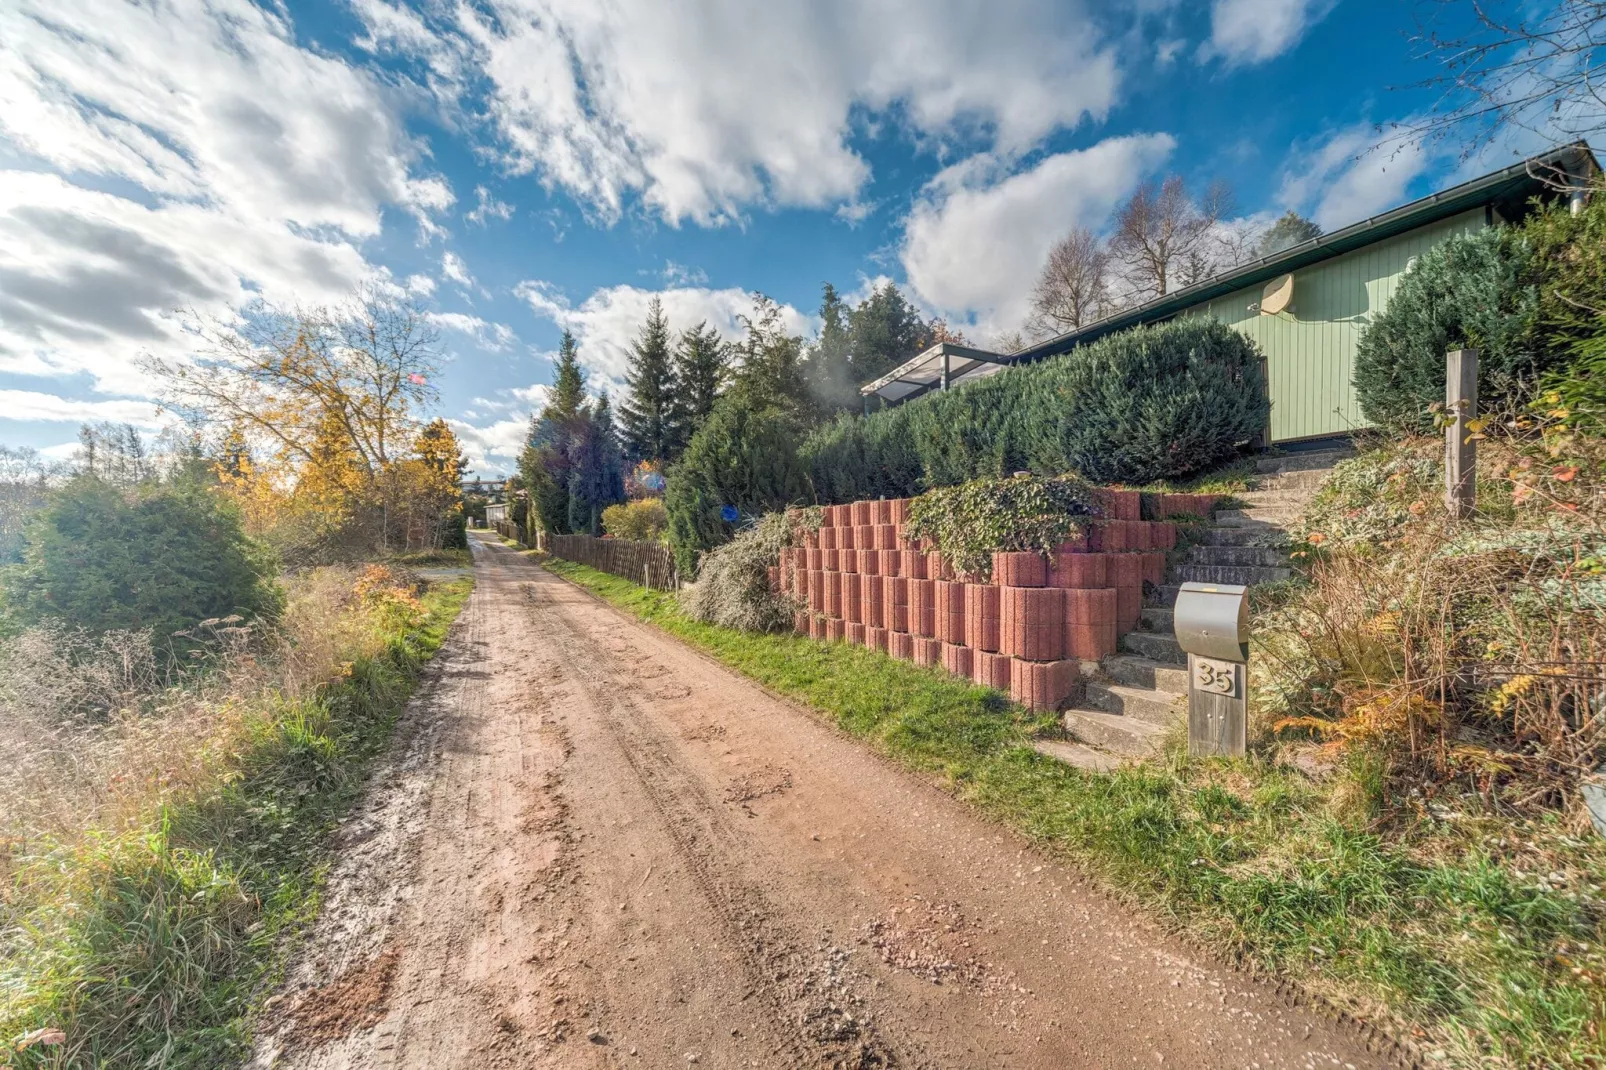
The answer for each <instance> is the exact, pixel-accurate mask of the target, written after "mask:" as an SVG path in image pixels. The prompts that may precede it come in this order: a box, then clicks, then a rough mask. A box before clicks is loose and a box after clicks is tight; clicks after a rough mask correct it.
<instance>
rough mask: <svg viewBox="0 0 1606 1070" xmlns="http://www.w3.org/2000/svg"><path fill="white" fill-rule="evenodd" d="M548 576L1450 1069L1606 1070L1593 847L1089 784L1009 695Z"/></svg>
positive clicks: (1202, 791) (1213, 783)
mask: <svg viewBox="0 0 1606 1070" xmlns="http://www.w3.org/2000/svg"><path fill="white" fill-rule="evenodd" d="M546 567H547V568H549V569H551V570H552V571H554V572H556V573H558V574H559V575H562V576H565V577H567V578H568V579H570V580H572V581H574V582H576V583H578V584H580V585H582V586H584V587H586V588H587V589H589V590H591V591H593V592H595V593H596V594H598V595H600V596H601V597H603V598H605V599H606V600H608V601H609V602H611V603H613V604H614V605H616V606H619V607H620V608H621V609H624V610H626V611H628V612H631V613H633V614H635V615H636V616H637V617H639V618H640V619H642V620H644V621H646V622H648V623H650V624H653V625H655V626H657V627H659V628H661V629H663V630H664V631H666V632H668V633H670V634H671V635H674V636H676V637H678V638H680V639H682V640H684V641H685V642H687V643H688V644H690V645H692V646H694V647H697V648H699V649H701V650H704V651H706V652H707V653H709V654H711V655H712V656H714V657H715V658H717V659H718V660H720V661H721V662H723V663H725V664H726V665H728V666H730V667H731V668H733V669H735V670H737V671H739V672H741V673H743V674H744V675H746V676H749V677H751V678H753V679H754V680H757V681H758V682H760V683H762V684H764V685H765V686H767V687H770V688H772V689H774V690H775V691H777V692H779V693H781V694H784V695H787V696H790V697H792V698H795V699H799V700H801V701H803V702H805V703H807V704H809V705H810V706H812V707H814V708H815V709H816V710H817V711H819V712H820V714H821V715H822V716H824V717H825V718H827V719H828V720H830V721H831V722H833V723H835V724H836V725H838V726H839V727H840V728H842V729H843V730H845V731H846V732H848V733H850V734H851V735H853V736H855V737H858V738H860V739H863V740H865V741H866V742H868V743H869V744H870V745H872V746H874V747H875V748H876V749H877V750H879V751H881V752H882V753H884V754H886V755H889V756H891V757H892V758H894V759H896V760H897V761H899V762H901V763H903V764H905V765H907V766H908V767H910V768H911V769H915V770H918V771H921V772H923V773H927V774H931V775H934V776H936V777H937V778H939V779H940V780H941V781H942V782H943V783H944V784H945V785H946V786H947V787H948V788H949V789H950V790H951V791H953V792H954V794H956V795H957V796H958V797H960V798H962V799H964V800H966V801H967V802H969V803H971V804H973V805H975V806H977V807H979V808H980V809H981V810H982V811H984V812H985V813H986V814H988V815H989V816H991V817H992V818H993V819H995V820H998V821H1000V822H1002V823H1003V824H1005V825H1007V826H1009V827H1011V828H1013V829H1015V830H1016V831H1018V832H1020V833H1022V834H1023V835H1025V836H1027V837H1028V838H1030V839H1031V840H1032V841H1034V842H1035V843H1037V844H1039V845H1040V846H1041V847H1042V848H1043V849H1044V850H1045V851H1047V852H1048V853H1050V854H1053V855H1056V856H1059V857H1061V858H1064V859H1066V860H1069V861H1073V862H1076V863H1078V864H1081V865H1083V866H1085V867H1087V868H1088V869H1090V870H1092V871H1093V872H1095V873H1097V874H1099V875H1100V876H1101V877H1103V878H1104V880H1105V882H1106V883H1107V886H1108V887H1109V888H1110V889H1111V890H1113V891H1115V892H1116V893H1117V894H1119V895H1121V896H1124V897H1126V898H1128V899H1130V900H1132V901H1135V902H1137V903H1139V904H1141V905H1142V906H1143V907H1144V908H1145V909H1147V910H1148V911H1149V912H1150V913H1151V914H1153V915H1155V916H1157V917H1158V918H1159V919H1161V920H1162V921H1163V922H1165V923H1167V924H1169V925H1171V926H1173V927H1175V928H1177V929H1180V930H1183V931H1185V932H1187V933H1188V934H1190V935H1191V936H1193V937H1194V938H1196V939H1199V940H1201V941H1202V942H1204V943H1206V944H1207V945H1209V946H1211V947H1213V948H1215V949H1217V950H1219V951H1220V952H1222V953H1224V954H1226V955H1227V956H1229V957H1234V958H1238V959H1241V960H1243V961H1249V962H1254V963H1256V964H1259V965H1260V966H1263V967H1267V968H1270V969H1272V970H1274V971H1275V972H1277V973H1278V974H1280V975H1281V976H1284V977H1287V978H1291V979H1294V980H1297V981H1298V982H1300V983H1301V984H1302V985H1304V986H1305V987H1306V988H1307V989H1308V990H1310V991H1312V992H1316V993H1320V994H1322V995H1325V996H1327V997H1328V998H1330V999H1332V1000H1334V1001H1335V1002H1337V1003H1338V1004H1340V1005H1342V1006H1344V1007H1346V1008H1348V1009H1350V1010H1351V1011H1352V1012H1354V1013H1357V1014H1358V1015H1360V1016H1362V1017H1366V1018H1369V1019H1372V1020H1376V1021H1379V1022H1380V1024H1383V1025H1385V1026H1386V1027H1390V1028H1391V1029H1392V1031H1394V1032H1395V1033H1396V1035H1399V1036H1402V1037H1407V1038H1409V1037H1415V1038H1416V1039H1418V1040H1419V1042H1420V1043H1421V1044H1422V1045H1423V1046H1424V1048H1426V1049H1427V1050H1428V1051H1430V1052H1432V1051H1442V1052H1444V1053H1445V1054H1446V1056H1447V1059H1448V1061H1449V1062H1450V1063H1452V1064H1455V1063H1459V1064H1465V1065H1474V1064H1476V1065H1509V1066H1599V1065H1601V1064H1602V1062H1603V1061H1606V1041H1603V1039H1602V1037H1601V1035H1600V1027H1601V1022H1602V1018H1603V1016H1606V987H1603V981H1606V955H1603V953H1602V947H1603V944H1606V928H1603V920H1602V919H1603V913H1602V895H1603V887H1602V886H1603V884H1606V849H1603V847H1602V845H1601V843H1600V841H1599V840H1598V839H1596V838H1595V837H1592V836H1591V837H1589V838H1588V839H1576V838H1573V837H1572V836H1570V835H1569V834H1568V832H1567V830H1565V829H1564V828H1562V827H1560V825H1559V823H1558V822H1537V823H1532V822H1530V823H1526V824H1518V823H1516V822H1514V821H1512V820H1509V819H1505V818H1501V817H1499V816H1498V815H1488V814H1483V815H1480V814H1477V813H1476V812H1474V811H1468V812H1466V813H1464V814H1459V815H1457V819H1456V820H1454V821H1444V822H1442V823H1438V824H1435V823H1434V822H1432V821H1428V822H1426V823H1420V824H1406V823H1403V822H1396V823H1392V824H1391V823H1387V822H1381V823H1380V822H1377V821H1375V820H1374V819H1373V818H1372V817H1370V816H1369V814H1370V813H1371V808H1369V807H1358V806H1354V805H1346V801H1345V793H1346V789H1347V788H1348V786H1349V785H1350V784H1351V782H1350V781H1348V780H1345V779H1339V780H1337V781H1335V782H1329V783H1325V784H1317V783H1313V782H1312V781H1310V780H1308V779H1306V778H1305V777H1304V776H1303V775H1302V774H1300V773H1298V772H1295V771H1293V770H1289V769H1286V768H1282V767H1277V766H1274V765H1272V764H1270V763H1269V762H1267V761H1264V760H1260V759H1256V758H1251V759H1248V760H1240V761H1226V760H1216V759H1211V760H1189V759H1186V758H1185V757H1182V756H1181V755H1178V754H1175V753H1173V754H1170V755H1168V756H1167V758H1166V760H1164V761H1163V762H1156V763H1151V764H1148V765H1144V766H1130V767H1126V768H1122V769H1120V770H1119V771H1117V772H1115V773H1112V774H1109V775H1097V774H1089V773H1084V772H1082V771H1080V770H1077V769H1074V768H1071V767H1069V766H1066V765H1063V764H1061V763H1059V762H1056V761H1053V760H1051V759H1048V758H1044V757H1043V756H1041V755H1039V754H1038V753H1037V752H1036V751H1034V750H1032V749H1030V747H1029V746H1028V743H1029V740H1030V738H1031V736H1032V734H1033V733H1034V732H1036V731H1039V730H1041V729H1042V728H1043V727H1045V726H1046V724H1047V722H1048V719H1047V718H1043V717H1038V716H1034V715H1031V714H1028V713H1026V712H1024V711H1022V710H1020V709H1019V708H1017V707H1012V706H1011V705H1010V704H1009V703H1007V702H1005V701H1004V700H1003V699H1002V698H1001V696H999V695H998V694H997V693H996V692H991V691H987V690H984V689H981V688H977V687H973V686H970V685H968V684H966V683H965V682H963V681H960V680H955V679H953V678H951V677H948V676H946V675H945V674H943V673H941V672H939V671H936V670H933V669H922V668H919V667H917V666H913V665H910V664H907V663H905V662H900V661H897V660H895V659H892V658H889V657H887V656H885V655H882V654H878V653H872V652H870V651H867V650H864V649H862V648H855V647H850V646H847V645H845V644H827V643H821V642H817V641H813V640H809V639H806V638H800V637H796V636H790V635H754V634H748V633H742V632H735V631H731V630H728V629H723V628H718V627H714V626H711V625H706V624H701V623H698V622H696V621H694V620H691V619H690V618H688V617H687V616H685V614H683V613H682V612H681V611H680V609H679V608H678V606H677V604H676V602H675V600H674V598H673V596H671V595H667V594H664V593H662V592H656V591H649V590H646V589H644V588H641V587H638V586H636V585H635V584H632V583H630V582H628V581H626V580H623V579H619V578H618V577H614V576H610V575H607V574H605V573H601V572H597V571H595V570H593V569H589V568H586V567H585V566H582V565H576V564H573V563H570V562H566V561H558V560H551V561H548V562H547V563H546ZM1552 873H1554V874H1555V875H1556V877H1557V879H1555V880H1551V879H1550V877H1551V875H1552Z"/></svg>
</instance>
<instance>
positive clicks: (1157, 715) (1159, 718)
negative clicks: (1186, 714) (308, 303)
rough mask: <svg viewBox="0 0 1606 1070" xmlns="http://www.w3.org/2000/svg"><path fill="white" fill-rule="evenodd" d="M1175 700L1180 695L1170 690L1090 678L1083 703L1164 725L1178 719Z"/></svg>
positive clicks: (1123, 715)
mask: <svg viewBox="0 0 1606 1070" xmlns="http://www.w3.org/2000/svg"><path fill="white" fill-rule="evenodd" d="M1176 700H1177V696H1176V695H1173V694H1171V693H1170V692H1167V691H1156V690H1154V689H1153V688H1149V687H1128V686H1126V685H1125V684H1107V683H1103V682H1101V681H1099V680H1089V681H1088V682H1087V693H1086V695H1085V696H1084V698H1083V700H1082V705H1083V706H1091V707H1092V708H1093V709H1096V710H1103V711H1105V712H1106V713H1119V714H1120V715H1121V716H1122V717H1135V718H1137V719H1138V720H1140V721H1148V722H1149V723H1150V724H1157V725H1160V726H1162V727H1164V726H1166V725H1169V724H1171V722H1173V721H1175V720H1176V719H1177V711H1176V709H1175V707H1174V706H1173V705H1172V704H1173V703H1174V702H1176Z"/></svg>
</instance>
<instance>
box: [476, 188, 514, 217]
mask: <svg viewBox="0 0 1606 1070" xmlns="http://www.w3.org/2000/svg"><path fill="white" fill-rule="evenodd" d="M474 197H475V199H476V200H477V201H478V202H479V205H478V207H476V208H475V209H474V210H473V211H472V212H470V213H468V215H467V216H466V217H465V218H467V219H468V221H469V222H470V223H478V224H479V225H480V226H482V227H483V226H484V225H485V224H486V223H487V222H489V221H490V220H492V219H501V220H508V219H512V218H513V206H512V205H511V204H508V203H507V202H506V201H499V200H497V199H496V198H495V197H494V196H492V194H491V191H490V190H488V189H486V188H485V187H484V186H475V187H474Z"/></svg>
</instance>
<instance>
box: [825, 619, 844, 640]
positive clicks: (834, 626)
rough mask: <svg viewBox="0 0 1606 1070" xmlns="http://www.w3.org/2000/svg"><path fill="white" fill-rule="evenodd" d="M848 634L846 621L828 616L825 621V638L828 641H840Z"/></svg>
mask: <svg viewBox="0 0 1606 1070" xmlns="http://www.w3.org/2000/svg"><path fill="white" fill-rule="evenodd" d="M847 635H848V622H847V621H845V620H842V619H840V618H838V617H828V618H826V621H825V638H826V640H827V641H828V642H832V643H840V642H841V641H842V640H844V639H846V638H847Z"/></svg>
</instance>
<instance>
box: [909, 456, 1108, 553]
mask: <svg viewBox="0 0 1606 1070" xmlns="http://www.w3.org/2000/svg"><path fill="white" fill-rule="evenodd" d="M1092 515H1093V488H1091V487H1089V486H1088V485H1087V483H1086V482H1084V481H1083V480H1081V479H1077V478H1076V477H1074V476H1061V477H1058V478H1056V479H1037V478H1035V477H1031V476H1021V477H1018V478H1014V479H977V480H972V481H971V482H969V483H965V484H962V485H960V486H957V487H944V488H942V489H939V490H933V491H930V492H928V493H926V494H922V495H921V496H920V497H918V498H916V499H915V501H914V505H913V506H912V507H911V508H910V510H909V524H908V534H909V536H910V537H911V538H916V539H931V540H932V541H933V542H935V543H936V544H937V548H938V549H939V550H941V551H942V552H943V554H944V555H945V556H946V557H947V558H948V560H949V561H951V562H952V563H953V566H954V568H956V569H958V570H959V571H960V572H963V573H969V574H972V575H976V576H978V577H984V578H985V577H988V576H990V575H991V573H992V565H993V558H992V555H993V553H994V551H1000V550H1002V551H1011V550H1015V551H1030V552H1035V553H1040V554H1047V553H1049V552H1050V551H1051V550H1053V548H1054V547H1056V546H1058V545H1059V544H1060V543H1062V542H1065V541H1066V540H1068V539H1073V538H1075V537H1076V536H1077V535H1079V534H1081V531H1082V523H1081V521H1080V520H1079V519H1078V518H1081V517H1089V516H1092Z"/></svg>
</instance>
